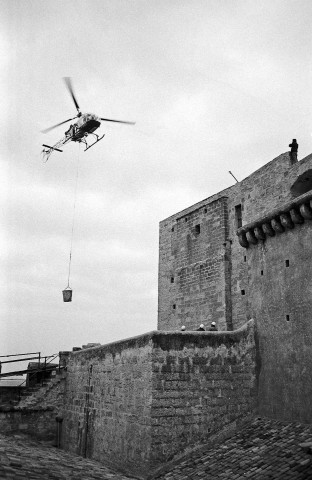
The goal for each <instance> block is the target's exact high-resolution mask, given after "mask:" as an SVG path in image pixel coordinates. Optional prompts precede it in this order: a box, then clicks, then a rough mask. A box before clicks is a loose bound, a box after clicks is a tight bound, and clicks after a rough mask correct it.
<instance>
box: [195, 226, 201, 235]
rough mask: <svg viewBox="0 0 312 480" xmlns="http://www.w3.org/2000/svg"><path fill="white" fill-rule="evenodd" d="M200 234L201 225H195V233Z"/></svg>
mask: <svg viewBox="0 0 312 480" xmlns="http://www.w3.org/2000/svg"><path fill="white" fill-rule="evenodd" d="M199 234H200V225H195V235H199Z"/></svg>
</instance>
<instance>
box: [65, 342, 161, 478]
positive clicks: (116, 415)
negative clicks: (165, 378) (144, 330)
mask: <svg viewBox="0 0 312 480" xmlns="http://www.w3.org/2000/svg"><path fill="white" fill-rule="evenodd" d="M151 355H152V335H151V334H147V335H142V336H140V337H135V338H131V339H129V340H124V341H121V342H116V343H113V344H109V345H105V346H101V347H98V348H90V349H87V350H82V351H80V352H75V353H73V354H72V355H71V358H70V361H69V364H68V367H67V384H66V392H65V407H64V422H63V439H64V440H63V447H64V448H65V449H66V450H69V451H72V452H74V453H77V454H79V455H83V456H87V457H90V458H94V459H96V460H99V461H103V462H105V463H110V464H111V465H112V466H114V467H115V468H121V469H124V470H125V471H126V472H127V471H129V472H130V471H131V472H134V473H137V472H139V471H140V470H141V469H143V470H144V468H148V466H149V454H150V444H151V402H152V384H151V376H152V361H151Z"/></svg>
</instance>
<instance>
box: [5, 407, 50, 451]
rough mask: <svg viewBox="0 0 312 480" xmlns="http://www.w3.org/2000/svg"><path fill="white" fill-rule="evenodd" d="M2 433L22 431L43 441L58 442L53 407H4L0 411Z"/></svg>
mask: <svg viewBox="0 0 312 480" xmlns="http://www.w3.org/2000/svg"><path fill="white" fill-rule="evenodd" d="M0 429H1V434H2V435H15V434H19V433H22V434H24V435H28V436H30V437H33V438H36V439H38V440H43V441H53V442H54V443H55V445H56V444H57V422H56V415H55V411H54V408H53V407H46V408H40V407H38V408H34V409H26V408H25V409H19V408H18V407H17V408H15V407H12V408H3V409H1V411H0Z"/></svg>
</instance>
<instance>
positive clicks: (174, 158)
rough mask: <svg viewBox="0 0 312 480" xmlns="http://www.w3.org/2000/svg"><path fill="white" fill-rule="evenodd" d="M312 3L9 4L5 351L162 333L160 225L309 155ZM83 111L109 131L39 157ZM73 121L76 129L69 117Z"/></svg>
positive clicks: (0, 45)
mask: <svg viewBox="0 0 312 480" xmlns="http://www.w3.org/2000/svg"><path fill="white" fill-rule="evenodd" d="M311 17H312V2H311V1H310V0H296V1H295V0H264V1H261V0H258V1H254V0H203V1H201V0H188V1H186V0H177V1H173V0H172V1H171V0H166V1H163V0H157V1H156V0H154V1H152V0H146V1H145V0H124V1H120V0H109V1H108V0H85V1H81V0H53V1H52V0H50V1H44V0H27V1H26V0H24V1H23V0H18V1H16V0H0V63H1V65H0V72H1V73H0V89H1V91H0V94H1V111H0V122H1V132H2V136H1V145H0V154H1V179H0V181H1V185H0V196H1V200H2V205H3V206H4V208H3V209H2V213H1V239H2V240H1V272H2V273H1V297H2V298H1V331H0V352H1V354H8V353H20V352H26V351H41V352H42V353H44V354H51V353H55V352H58V351H59V350H66V349H71V348H72V347H73V346H81V345H82V344H85V343H88V342H100V343H108V342H110V341H113V340H118V339H122V338H125V337H129V336H133V335H137V334H140V333H144V332H147V331H150V330H153V329H156V328H157V274H158V223H159V221H160V220H163V219H164V218H166V217H168V216H170V215H172V214H173V213H176V212H177V211H179V210H182V209H184V208H186V207H188V206H190V205H192V204H194V203H196V202H197V201H200V200H202V199H204V198H206V197H208V196H210V195H212V194H213V193H216V192H218V191H220V190H222V189H224V188H226V187H228V186H230V185H231V184H233V179H232V177H231V176H230V175H229V173H228V171H229V170H231V171H232V172H233V173H234V174H235V176H236V177H237V178H238V179H242V178H244V177H246V176H248V175H249V174H250V173H251V172H253V171H254V170H256V169H257V168H259V167H260V166H262V165H264V164H265V163H267V162H268V161H270V160H271V159H273V158H274V157H276V156H278V155H279V154H281V153H283V152H285V151H288V150H289V148H288V144H289V143H290V142H291V140H292V139H293V138H297V140H298V143H299V158H302V157H304V156H306V155H308V154H310V153H311V151H312V145H311V143H312V137H311V132H312V111H311V100H312V93H311V92H312V90H311V85H312V66H311V52H312V33H311V32H312V30H311ZM64 76H70V77H72V79H73V85H74V90H75V94H76V97H77V99H78V102H79V105H80V108H81V110H82V112H92V113H96V114H97V115H99V116H103V117H108V118H116V119H123V120H133V121H136V122H137V123H136V125H135V126H123V125H118V124H117V125H116V124H109V123H104V122H103V123H102V125H101V132H103V133H106V136H105V138H104V140H102V142H101V143H99V144H98V145H96V146H95V147H93V148H92V149H91V150H89V151H88V152H86V153H84V152H82V149H81V153H80V162H79V179H78V192H77V204H76V214H75V229H74V239H73V253H72V255H73V256H72V269H71V280H70V285H71V287H72V289H73V302H72V303H67V304H66V303H63V301H62V293H61V292H62V290H63V288H65V287H66V285H67V275H68V261H69V251H70V239H71V228H72V217H73V202H74V189H75V178H76V165H77V156H78V150H79V147H78V144H74V143H71V144H69V145H67V146H65V147H64V153H54V154H53V155H52V156H51V158H50V160H49V161H48V163H46V164H43V163H42V161H41V158H40V151H41V144H42V143H48V144H54V143H56V142H57V141H58V140H59V139H60V138H61V137H62V136H63V134H64V131H65V130H66V129H67V125H65V126H61V127H58V128H57V129H55V130H53V131H52V132H50V133H48V134H47V135H43V134H42V133H40V130H42V129H44V128H47V127H49V126H50V125H53V124H55V123H58V122H61V121H63V120H66V119H67V118H71V117H73V116H75V114H76V110H75V106H74V104H73V102H72V99H71V98H70V96H69V94H68V92H67V90H66V88H65V85H64V82H63V80H62V77H64ZM68 125H69V124H68Z"/></svg>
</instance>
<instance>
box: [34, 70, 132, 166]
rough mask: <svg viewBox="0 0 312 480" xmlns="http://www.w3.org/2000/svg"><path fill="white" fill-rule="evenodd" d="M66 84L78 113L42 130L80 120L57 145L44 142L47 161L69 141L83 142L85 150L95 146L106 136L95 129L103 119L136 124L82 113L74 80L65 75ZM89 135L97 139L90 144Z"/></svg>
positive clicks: (71, 126)
mask: <svg viewBox="0 0 312 480" xmlns="http://www.w3.org/2000/svg"><path fill="white" fill-rule="evenodd" d="M64 81H65V84H66V86H67V89H68V91H69V93H70V95H71V97H72V99H73V102H74V104H75V107H76V109H77V115H76V116H75V117H73V118H69V119H68V120H65V121H64V122H60V123H57V124H56V125H53V126H52V127H49V128H46V129H45V130H42V133H48V132H50V131H51V130H53V129H54V128H56V127H59V126H60V125H63V124H64V123H67V122H70V121H71V120H75V119H76V118H78V120H77V121H76V122H75V123H73V124H72V125H70V127H69V129H68V130H67V131H66V132H65V134H64V135H65V136H64V137H63V138H61V140H59V141H58V142H57V143H56V144H55V145H53V146H50V145H46V144H42V146H43V147H45V148H44V149H43V150H42V152H41V153H42V155H43V158H44V161H45V162H47V161H48V159H49V157H50V155H51V154H52V153H53V152H54V151H57V152H63V150H61V149H60V147H62V146H64V145H66V144H67V143H69V142H79V143H83V144H84V145H85V147H86V148H85V150H84V151H86V150H88V149H89V148H91V147H93V145H95V144H96V143H98V142H99V141H100V140H102V139H103V138H104V136H105V134H104V135H102V136H101V137H100V136H99V135H97V134H96V133H94V132H95V130H97V129H98V128H99V126H100V125H101V121H104V122H115V123H124V124H127V125H135V122H127V121H124V120H112V119H110V118H102V117H98V116H97V115H94V114H93V113H81V111H80V108H79V105H78V102H77V99H76V96H75V94H74V90H73V86H72V81H71V78H70V77H64ZM88 135H93V136H94V137H95V141H94V142H93V143H90V144H88V142H87V140H86V138H87V137H88Z"/></svg>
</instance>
